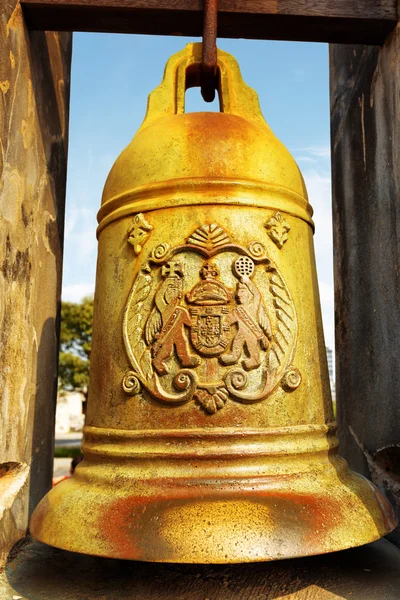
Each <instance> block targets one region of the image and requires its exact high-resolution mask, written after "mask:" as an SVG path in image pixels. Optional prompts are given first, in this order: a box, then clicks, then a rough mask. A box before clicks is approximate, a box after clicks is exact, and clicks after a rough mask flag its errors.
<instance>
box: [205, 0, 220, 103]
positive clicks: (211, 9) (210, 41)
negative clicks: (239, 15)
mask: <svg viewBox="0 0 400 600" xmlns="http://www.w3.org/2000/svg"><path fill="white" fill-rule="evenodd" d="M217 13H218V0H204V26H203V58H202V65H201V95H202V96H203V99H204V100H205V102H212V101H213V100H214V98H215V90H216V87H217V85H216V83H217Z"/></svg>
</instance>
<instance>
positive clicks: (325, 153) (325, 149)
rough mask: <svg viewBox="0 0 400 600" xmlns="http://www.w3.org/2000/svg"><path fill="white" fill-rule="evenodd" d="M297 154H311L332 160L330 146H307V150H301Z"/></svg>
mask: <svg viewBox="0 0 400 600" xmlns="http://www.w3.org/2000/svg"><path fill="white" fill-rule="evenodd" d="M295 152H296V150H295ZM297 152H307V153H308V154H311V156H318V157H320V158H330V155H331V148H330V146H307V147H306V148H299V149H298V150H297Z"/></svg>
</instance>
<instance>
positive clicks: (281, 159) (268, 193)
mask: <svg viewBox="0 0 400 600" xmlns="http://www.w3.org/2000/svg"><path fill="white" fill-rule="evenodd" d="M217 56H218V59H217V67H218V78H217V79H218V94H219V100H220V108H221V112H191V113H185V92H186V90H187V89H188V88H191V87H196V86H200V84H201V60H202V45H201V43H196V44H188V45H187V46H186V47H185V48H184V49H183V50H181V51H180V52H178V53H177V54H175V55H173V56H172V57H171V58H170V59H169V60H168V62H167V65H166V68H165V72H164V77H163V80H162V82H161V83H160V85H159V86H158V87H157V88H156V89H155V90H154V91H153V92H151V94H150V95H149V99H148V105H147V112H146V116H145V118H144V121H143V123H142V125H141V127H140V128H139V130H138V132H137V133H136V135H135V136H134V138H133V139H132V141H131V143H130V144H129V145H128V146H127V147H126V148H125V150H123V151H122V153H121V154H120V156H119V157H118V158H117V160H116V162H115V164H114V166H113V167H112V169H111V172H110V174H109V176H108V178H107V181H106V184H105V187H104V191H103V198H102V206H101V209H100V211H99V213H98V221H99V228H98V233H99V232H100V231H101V230H102V229H103V228H104V227H106V226H107V225H108V224H109V223H110V222H113V221H116V220H118V219H121V218H124V217H126V216H127V215H129V214H132V213H134V212H136V213H138V212H142V213H145V212H147V211H149V210H157V209H158V208H162V207H165V206H169V207H171V208H172V207H178V206H192V205H198V204H199V203H201V204H207V203H210V204H213V203H217V204H225V205H236V206H237V205H243V206H255V207H259V208H270V209H274V210H285V212H287V213H288V214H292V215H293V216H296V217H299V218H300V219H302V220H304V221H306V222H307V223H308V224H309V225H310V226H311V227H312V228H313V222H312V220H311V217H312V208H311V206H310V204H309V203H308V196H307V190H306V187H305V184H304V180H303V177H302V175H301V172H300V170H299V168H298V166H297V164H296V162H295V160H294V158H293V156H292V155H291V154H290V152H289V151H288V150H287V149H286V148H285V146H284V145H283V144H282V143H281V142H280V141H279V140H278V139H277V138H276V136H275V135H274V134H273V132H272V131H271V129H270V127H269V126H268V125H267V123H266V122H265V120H264V117H263V115H262V112H261V108H260V104H259V101H258V95H257V93H256V92H255V91H254V90H253V89H252V88H250V87H249V86H248V85H246V84H245V82H244V81H243V79H242V76H241V73H240V69H239V66H238V63H237V61H236V60H235V59H234V58H233V56H231V55H230V54H228V53H227V52H223V51H221V50H218V55H217Z"/></svg>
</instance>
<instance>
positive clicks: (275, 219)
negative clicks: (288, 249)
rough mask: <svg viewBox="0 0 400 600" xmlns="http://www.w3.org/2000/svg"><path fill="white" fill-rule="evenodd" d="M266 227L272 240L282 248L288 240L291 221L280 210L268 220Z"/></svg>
mask: <svg viewBox="0 0 400 600" xmlns="http://www.w3.org/2000/svg"><path fill="white" fill-rule="evenodd" d="M264 227H265V229H266V230H267V232H268V235H269V237H270V238H271V240H272V241H273V242H274V243H275V244H276V245H277V246H278V248H279V250H280V249H281V248H282V247H283V244H284V243H285V242H287V240H288V237H289V231H290V225H289V223H288V222H287V221H286V220H285V219H284V217H283V216H282V215H281V213H280V212H276V213H274V215H273V216H272V217H271V218H270V219H269V220H268V221H267V222H266V224H265V226H264Z"/></svg>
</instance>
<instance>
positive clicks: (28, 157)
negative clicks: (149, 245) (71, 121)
mask: <svg viewBox="0 0 400 600" xmlns="http://www.w3.org/2000/svg"><path fill="white" fill-rule="evenodd" d="M70 56H71V34H69V33H63V34H60V35H59V34H57V33H44V32H40V33H31V34H29V33H28V31H27V29H26V27H25V25H24V21H23V17H22V13H21V8H20V5H19V3H18V2H17V1H16V0H9V1H7V2H1V3H0V230H1V236H0V440H1V441H0V445H1V457H0V460H1V464H0V532H1V533H0V563H1V561H4V559H5V558H6V555H7V552H8V550H9V548H10V547H11V546H12V545H13V544H14V543H15V541H16V540H17V539H19V538H20V537H21V536H24V535H25V532H26V528H27V522H28V512H29V507H30V506H31V507H33V506H34V505H36V503H37V502H38V500H39V499H40V498H41V497H42V496H43V494H44V493H45V492H46V491H47V489H48V488H49V487H50V483H51V474H52V455H51V449H52V445H53V441H52V440H53V424H54V405H55V391H56V380H57V378H56V375H57V338H58V319H59V304H60V290H61V270H62V247H63V241H62V240H63V227H64V198H65V177H66V155H67V127H68V104H69V68H70Z"/></svg>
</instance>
